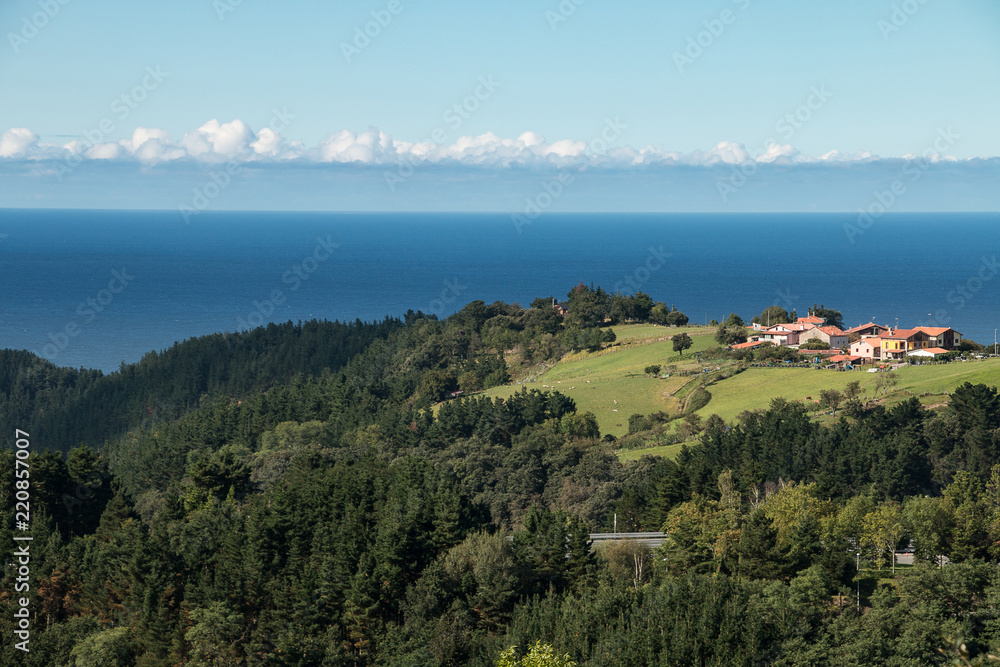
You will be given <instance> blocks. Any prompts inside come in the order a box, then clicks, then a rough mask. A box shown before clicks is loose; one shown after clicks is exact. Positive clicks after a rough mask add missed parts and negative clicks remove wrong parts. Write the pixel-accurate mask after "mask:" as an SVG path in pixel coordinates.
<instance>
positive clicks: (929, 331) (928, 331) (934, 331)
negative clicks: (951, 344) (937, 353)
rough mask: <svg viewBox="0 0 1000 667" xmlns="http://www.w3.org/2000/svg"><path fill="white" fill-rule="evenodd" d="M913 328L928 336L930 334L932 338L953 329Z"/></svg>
mask: <svg viewBox="0 0 1000 667" xmlns="http://www.w3.org/2000/svg"><path fill="white" fill-rule="evenodd" d="M913 328H914V330H917V329H919V330H920V331H923V332H924V333H926V334H930V335H931V336H940V335H941V334H943V333H944V332H945V331H952V328H951V327H913ZM955 333H958V332H955Z"/></svg>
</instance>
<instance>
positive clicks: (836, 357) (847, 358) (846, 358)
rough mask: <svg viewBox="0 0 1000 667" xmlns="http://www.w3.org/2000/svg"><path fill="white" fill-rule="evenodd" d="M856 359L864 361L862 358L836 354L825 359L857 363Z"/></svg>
mask: <svg viewBox="0 0 1000 667" xmlns="http://www.w3.org/2000/svg"><path fill="white" fill-rule="evenodd" d="M858 359H864V357H859V356H857V355H850V354H837V355H834V356H832V357H830V358H829V359H827V361H857V360H858Z"/></svg>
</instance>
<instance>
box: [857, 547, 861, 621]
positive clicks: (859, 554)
mask: <svg viewBox="0 0 1000 667" xmlns="http://www.w3.org/2000/svg"><path fill="white" fill-rule="evenodd" d="M857 556H858V613H859V614H860V613H861V552H860V551H858V552H857Z"/></svg>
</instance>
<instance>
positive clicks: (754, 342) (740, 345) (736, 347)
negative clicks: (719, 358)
mask: <svg viewBox="0 0 1000 667" xmlns="http://www.w3.org/2000/svg"><path fill="white" fill-rule="evenodd" d="M764 342H765V341H762V340H751V341H747V342H746V343H737V344H736V345H730V348H732V349H734V350H745V349H747V348H750V347H757V346H758V345H763V344H764Z"/></svg>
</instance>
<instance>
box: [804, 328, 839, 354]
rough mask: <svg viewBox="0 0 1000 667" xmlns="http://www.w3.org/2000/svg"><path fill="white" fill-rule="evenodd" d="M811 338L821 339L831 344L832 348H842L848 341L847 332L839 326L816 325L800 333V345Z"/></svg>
mask: <svg viewBox="0 0 1000 667" xmlns="http://www.w3.org/2000/svg"><path fill="white" fill-rule="evenodd" d="M810 339H816V340H821V341H823V342H824V343H826V344H827V345H829V346H830V348H831V349H840V348H842V347H845V346H846V345H847V342H848V338H847V334H846V333H844V332H843V331H841V330H840V329H838V328H837V327H817V326H814V327H812V328H810V329H808V330H806V331H803V332H802V333H801V334H799V344H800V345H801V344H802V343H804V342H806V341H807V340H810Z"/></svg>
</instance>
